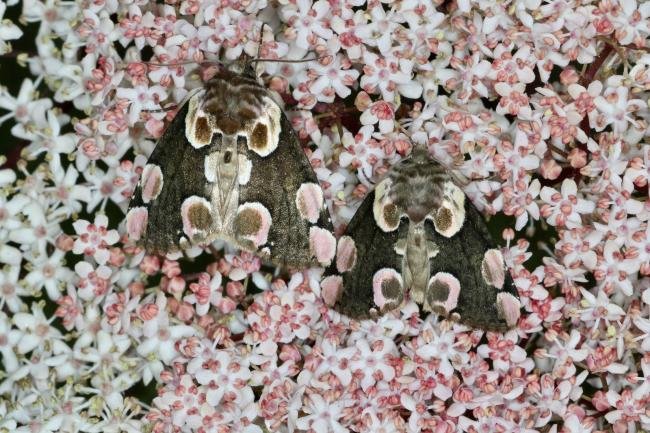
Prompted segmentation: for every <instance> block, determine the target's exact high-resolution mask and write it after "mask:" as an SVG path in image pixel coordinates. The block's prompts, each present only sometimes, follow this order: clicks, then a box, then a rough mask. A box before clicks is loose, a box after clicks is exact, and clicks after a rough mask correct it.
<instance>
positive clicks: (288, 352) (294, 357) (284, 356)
mask: <svg viewBox="0 0 650 433" xmlns="http://www.w3.org/2000/svg"><path fill="white" fill-rule="evenodd" d="M280 359H281V360H282V361H285V362H286V361H294V362H298V361H300V359H302V357H301V356H300V351H299V350H298V348H296V346H294V345H291V344H285V345H284V346H282V349H280Z"/></svg>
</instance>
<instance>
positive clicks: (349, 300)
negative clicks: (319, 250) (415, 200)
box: [321, 191, 408, 319]
mask: <svg viewBox="0 0 650 433" xmlns="http://www.w3.org/2000/svg"><path fill="white" fill-rule="evenodd" d="M374 200H375V192H374V191H372V192H370V193H368V195H367V196H366V198H365V199H364V200H363V202H362V203H361V206H360V207H359V209H358V210H357V212H356V213H355V214H354V216H353V217H352V220H351V221H350V224H349V225H348V227H347V230H346V232H345V235H344V236H342V237H341V239H339V241H338V246H337V253H336V260H335V263H334V264H332V266H330V267H329V268H328V269H327V271H326V274H325V278H324V279H323V281H322V283H321V288H322V292H323V297H324V298H325V301H326V302H327V303H328V304H330V305H333V308H334V309H335V310H337V311H339V312H341V313H343V314H345V315H346V316H349V317H352V318H354V319H366V318H369V317H372V316H373V314H375V313H381V312H380V311H379V310H378V307H377V302H376V301H379V303H380V305H383V304H384V302H382V301H386V300H388V304H389V308H387V309H390V308H391V307H397V306H399V304H400V303H401V301H402V299H403V289H402V287H403V281H402V277H401V268H402V258H401V257H400V256H399V255H398V254H397V252H396V251H395V247H396V245H397V240H398V238H399V236H400V232H401V231H403V230H405V229H406V228H407V227H408V225H407V223H406V222H402V224H400V227H399V228H398V229H396V230H394V231H391V232H385V231H383V230H382V229H381V228H380V227H379V226H378V225H377V224H376V222H375V218H374V214H373V204H374ZM379 271H381V272H379ZM382 294H383V295H385V296H384V297H385V299H384V300H379V299H375V297H376V296H382Z"/></svg>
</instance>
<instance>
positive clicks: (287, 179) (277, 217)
mask: <svg viewBox="0 0 650 433" xmlns="http://www.w3.org/2000/svg"><path fill="white" fill-rule="evenodd" d="M126 226H127V232H128V233H129V236H130V237H131V238H132V239H134V240H136V241H137V242H138V243H139V244H140V245H142V246H143V247H144V248H145V249H146V250H147V251H148V252H151V253H158V254H166V253H169V252H175V251H178V250H180V249H184V248H186V247H189V246H191V245H197V244H209V243H211V242H212V241H214V240H216V239H224V240H226V241H228V242H230V243H232V244H233V245H235V246H237V247H239V248H241V249H245V250H248V251H252V252H256V253H258V254H260V255H261V256H263V257H264V258H267V259H270V260H271V261H272V262H274V263H276V264H281V265H287V266H291V267H305V266H310V265H319V264H320V265H324V266H327V265H329V263H330V262H331V260H332V259H333V257H334V252H335V239H334V236H333V235H332V233H331V231H332V230H331V229H332V227H331V222H330V218H329V214H328V212H327V208H326V205H325V201H324V199H323V193H322V190H321V188H320V186H319V184H318V180H317V178H316V175H315V173H314V171H313V170H312V168H311V165H310V164H309V160H308V159H307V157H306V155H305V154H304V152H303V150H302V148H301V146H300V143H299V142H298V139H297V137H296V135H295V133H294V131H293V129H292V127H291V124H290V123H289V121H288V120H287V118H286V116H285V115H284V113H283V112H282V110H281V109H280V107H279V106H278V105H277V104H276V103H275V102H274V100H273V99H272V97H271V94H270V93H269V91H268V90H267V89H266V88H265V87H263V86H261V85H260V84H259V83H258V82H257V79H256V78H255V76H254V74H253V72H252V68H250V67H249V68H248V69H247V70H246V69H245V72H243V73H238V72H234V71H232V70H228V69H223V70H221V71H220V72H219V73H218V74H217V75H216V76H215V77H213V78H212V79H210V80H209V81H208V82H207V83H206V84H205V86H204V88H203V89H202V90H201V91H199V92H198V93H196V94H195V95H194V96H192V97H191V98H190V99H189V101H188V102H187V103H186V104H185V105H184V106H183V107H182V109H181V110H180V111H179V113H178V114H177V115H176V117H175V118H174V120H173V121H172V123H171V124H170V125H169V126H168V128H167V129H166V130H165V132H164V133H163V135H162V137H161V138H160V140H159V141H158V143H157V145H156V148H155V149H154V151H153V153H152V154H151V156H150V157H149V160H148V161H147V164H146V165H145V167H144V169H143V171H142V176H141V179H140V182H139V183H138V185H137V187H136V189H135V192H134V195H133V198H132V199H131V203H130V205H129V210H128V212H127V216H126Z"/></svg>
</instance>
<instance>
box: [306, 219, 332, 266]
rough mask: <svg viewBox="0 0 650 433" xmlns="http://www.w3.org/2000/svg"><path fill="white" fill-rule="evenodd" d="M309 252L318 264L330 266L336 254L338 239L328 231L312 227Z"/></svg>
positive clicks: (310, 229)
mask: <svg viewBox="0 0 650 433" xmlns="http://www.w3.org/2000/svg"><path fill="white" fill-rule="evenodd" d="M309 251H310V252H311V255H312V257H316V260H317V261H318V263H320V264H321V265H323V266H329V265H330V263H332V259H334V254H336V238H334V235H333V234H332V232H330V231H329V230H327V229H324V228H321V227H316V226H311V227H310V228H309Z"/></svg>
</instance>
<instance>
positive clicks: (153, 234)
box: [126, 103, 209, 254]
mask: <svg viewBox="0 0 650 433" xmlns="http://www.w3.org/2000/svg"><path fill="white" fill-rule="evenodd" d="M188 105H189V104H187V103H186V104H184V105H183V107H182V108H181V109H180V111H179V112H178V113H177V114H176V116H175V117H174V120H172V122H171V123H170V125H169V126H168V127H167V129H166V130H165V132H164V133H163V135H162V136H161V137H160V139H159V140H158V143H157V144H156V147H155V149H154V150H153V152H152V153H151V156H149V160H148V161H147V164H146V165H145V167H144V169H143V172H142V176H141V178H140V182H139V183H138V185H137V187H136V188H135V191H134V194H133V197H132V198H131V202H130V204H129V210H128V212H127V217H126V224H127V231H128V232H129V235H130V236H131V238H132V239H135V240H136V241H137V242H138V244H139V245H141V246H143V247H144V248H145V249H146V250H147V251H148V252H150V253H157V254H166V253H168V252H173V251H176V250H179V249H180V239H181V237H183V235H184V234H183V222H182V217H181V206H182V204H183V201H184V200H185V198H187V197H189V196H193V195H195V196H200V197H205V182H206V181H205V176H204V173H203V169H202V167H203V161H204V159H205V156H206V152H207V149H208V147H209V146H205V147H203V148H201V149H195V148H194V147H192V146H191V145H190V143H189V141H188V140H187V138H186V135H185V116H186V115H187V112H188Z"/></svg>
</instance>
